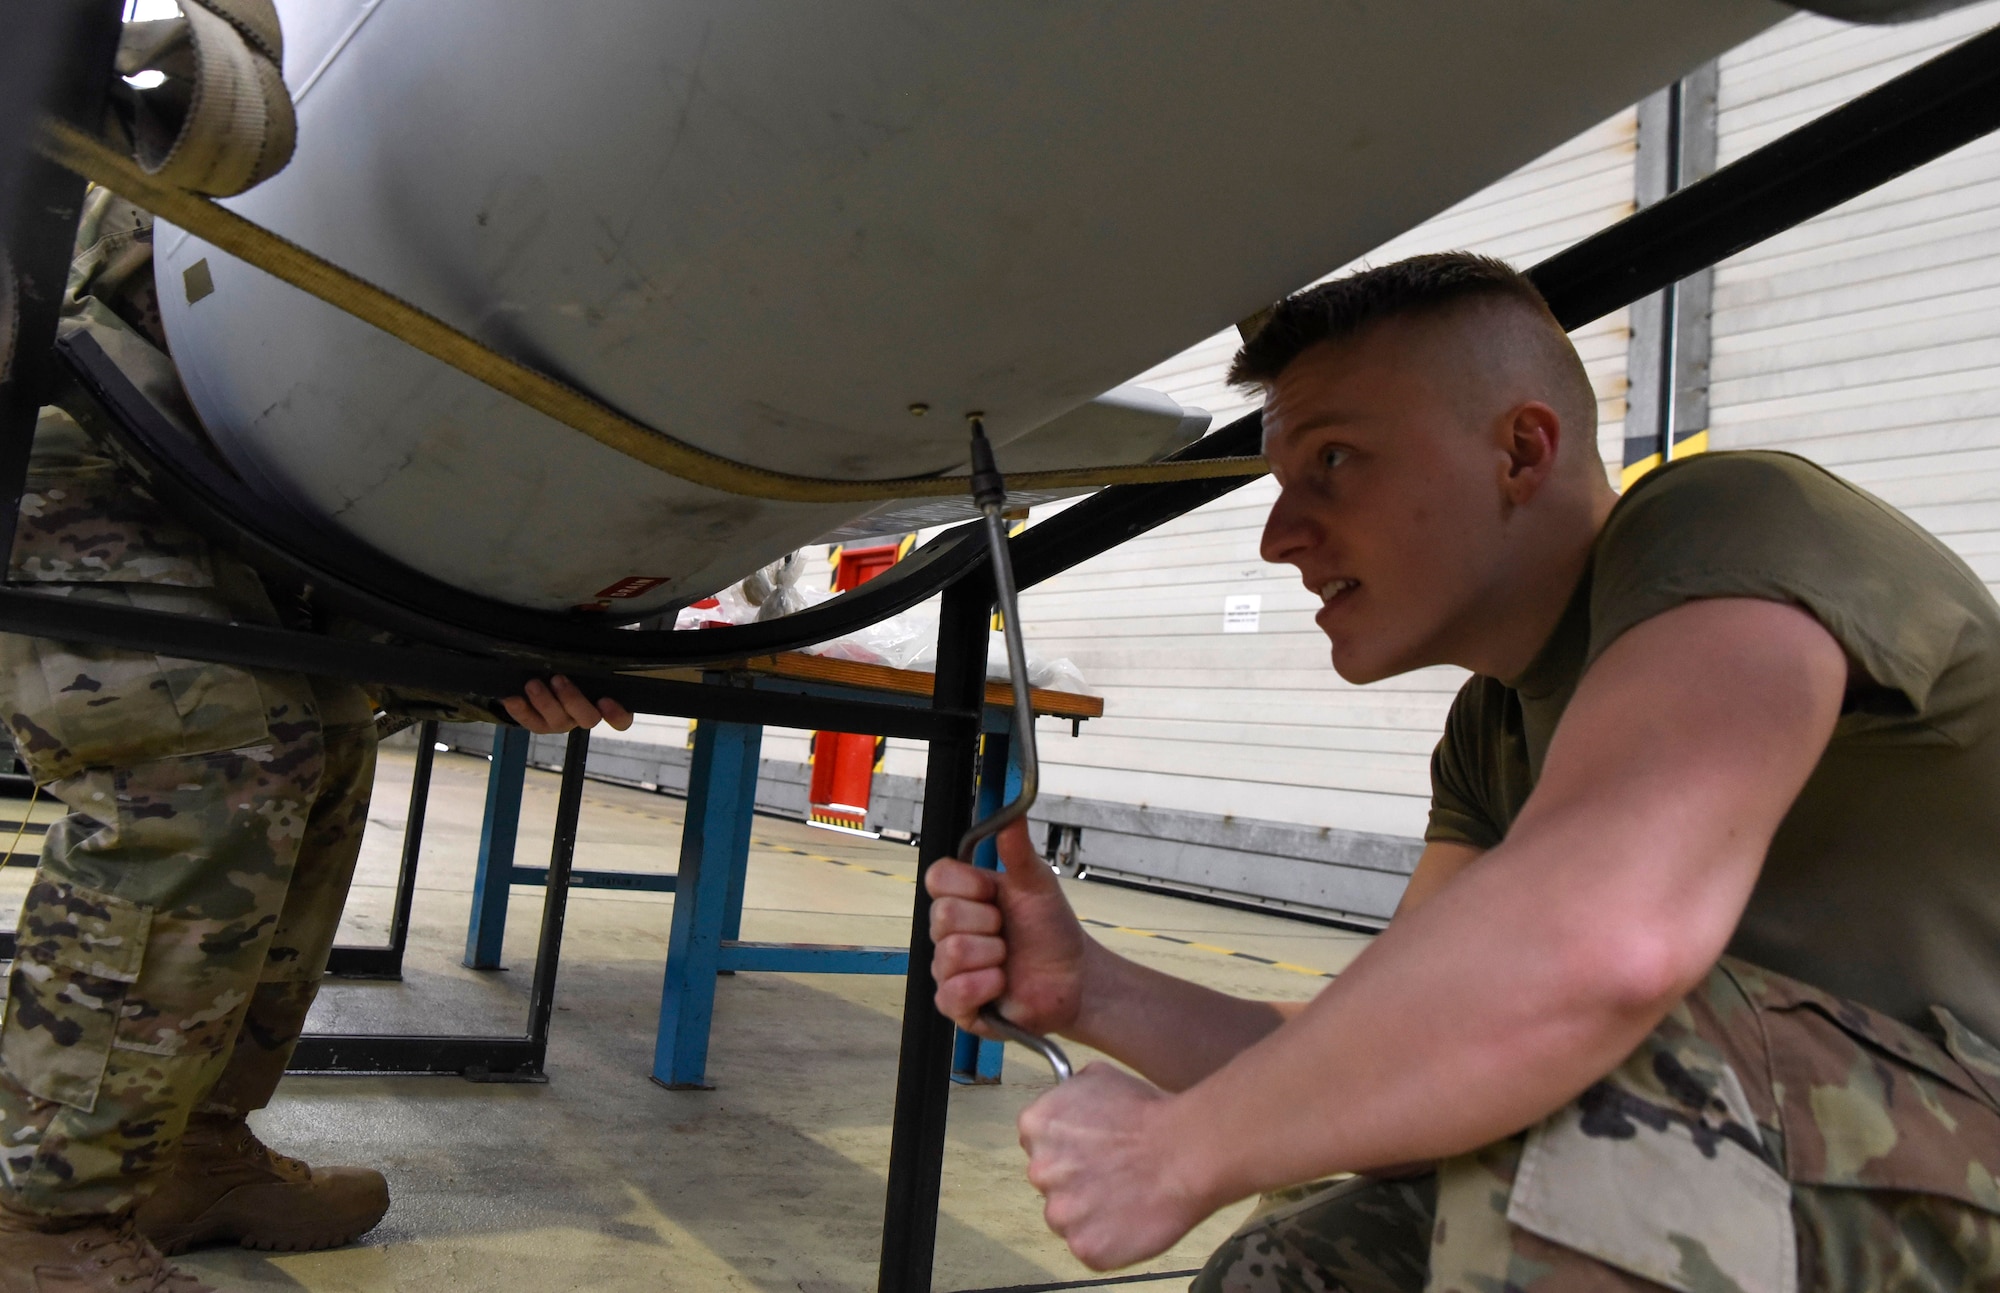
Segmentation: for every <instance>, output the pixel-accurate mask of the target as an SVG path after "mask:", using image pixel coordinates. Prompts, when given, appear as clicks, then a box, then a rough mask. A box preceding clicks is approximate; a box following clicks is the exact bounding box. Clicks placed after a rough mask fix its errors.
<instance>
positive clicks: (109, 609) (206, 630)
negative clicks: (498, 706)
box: [0, 588, 979, 741]
mask: <svg viewBox="0 0 2000 1293" xmlns="http://www.w3.org/2000/svg"><path fill="white" fill-rule="evenodd" d="M0 631H5V632H9V633H22V634H26V635H28V636H30V637H42V638H54V639H57V640H58V641H70V642H94V643H98V644H100V645H104V646H117V647H126V648H129V649H133V650H143V651H161V652H165V653H168V654H172V655H179V656H185V657H187V658H189V659H193V660H215V661H219V662H221V663H223V664H234V665H242V666H244V667H246V668H253V669H283V670H289V671H292V672H296V673H308V674H319V675H324V676H327V677H333V678H351V679H354V680H355V681H358V682H372V683H379V684H388V685H393V686H403V687H413V688H418V689H422V690H427V691H441V692H444V693H446V694H447V695H453V694H455V695H473V696H512V695H517V694H519V692H520V691H521V689H522V688H523V687H524V686H526V685H527V682H528V680H529V679H531V678H538V677H542V676H545V675H546V674H547V672H548V670H547V668H546V666H543V667H537V666H536V665H534V664H532V663H528V662H516V661H510V660H498V659H491V658H487V657H483V656H472V655H458V654H454V653H451V652H445V651H438V650H435V649H430V648H417V647H399V646H385V645H383V644H380V643H376V642H359V641H352V640H348V639H342V638H330V637H323V636H321V635H319V634H316V633H298V632H294V631H292V630H290V629H279V628H270V627H268V626H265V625H262V624H242V623H228V622H224V621H220V620H201V619H194V618H192V617H190V616H185V615H169V614H162V613H160V612H158V611H142V610H133V609H131V608H129V607H123V606H112V605H108V604H105V603H96V602H83V601H75V600H72V599H70V598H66V597H50V596H47V595H45V594H41V593H33V592H24V591H21V590H20V589H16V588H6V589H0ZM570 677H571V679H572V680H574V681H575V683H576V684H577V686H578V687H580V688H581V689H582V690H583V691H584V692H585V693H586V694H588V695H589V696H591V697H592V698H598V697H603V696H610V697H613V698H615V699H617V700H618V701H619V702H620V703H622V704H623V705H624V706H625V707H626V708H627V709H630V710H632V711H633V712H634V713H639V714H672V715H677V716H681V717H686V718H701V719H717V720H720V721H725V722H737V723H755V724H759V725H763V724H770V725H774V726H784V727H801V726H803V727H819V728H834V729H838V730H841V731H847V732H868V733H872V734H874V735H877V736H900V737H908V738H911V739H914V740H920V741H921V740H929V739H931V738H933V737H934V736H937V735H940V734H943V733H947V732H955V731H966V730H971V729H973V728H975V727H976V726H977V724H978V722H979V716H978V711H977V710H976V709H970V710H963V711H960V710H956V709H941V708H932V709H914V708H909V707H906V706H902V705H891V704H877V703H875V702H872V701H855V700H835V699H830V698H822V697H812V696H791V695H781V694H778V693H775V692H764V691H759V690H756V689H753V688H750V687H718V686H711V685H708V684H704V683H696V682H670V681H667V680H664V679H658V678H635V677H632V676H630V675H627V674H590V673H572V674H570Z"/></svg>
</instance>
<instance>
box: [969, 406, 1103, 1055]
mask: <svg viewBox="0 0 2000 1293" xmlns="http://www.w3.org/2000/svg"><path fill="white" fill-rule="evenodd" d="M966 421H968V422H970V423H971V424H972V501H973V502H974V503H975V504H977V505H978V507H979V511H980V515H981V516H982V517H984V518H985V521H986V549H987V552H988V554H989V556H990V557H991V559H992V565H993V600H994V601H995V602H997V603H998V604H999V607H1000V627H1001V631H1002V632H1003V633H1005V634H1006V639H1007V680H1008V682H1009V683H1011V684H1012V686H1013V691H1014V740H1015V741H1016V742H1018V743H1019V744H1018V745H1017V747H1016V749H1017V750H1018V752H1019V760H1018V762H1019V764H1020V768H1021V793H1020V794H1018V795H1016V796H1015V797H1014V800H1013V802H1012V803H1009V804H1005V805H1002V806H1001V808H1000V809H999V811H997V812H995V813H994V814H993V815H992V816H991V817H988V818H987V819H986V820H985V821H983V822H976V823H974V824H973V826H972V829H970V830H968V831H967V832H966V833H965V838H963V839H961V840H960V841H959V842H958V856H959V857H961V858H964V859H966V860H968V861H970V860H971V858H972V856H973V853H974V851H975V850H976V849H977V848H978V847H979V845H980V844H981V843H982V842H983V841H985V840H988V839H991V838H992V837H993V836H995V835H998V834H999V833H1000V832H1001V831H1003V830H1005V829H1006V828H1007V827H1009V826H1012V825H1013V824H1014V823H1015V822H1018V821H1020V820H1021V819H1022V818H1024V817H1026V816H1027V815H1028V809H1029V808H1031V807H1033V806H1034V803H1035V793H1036V791H1037V790H1038V789H1039V783H1040V781H1041V760H1040V759H1039V758H1038V757H1037V755H1036V753H1035V707H1034V702H1033V700H1032V699H1031V698H1030V696H1029V694H1028V650H1027V647H1026V646H1024V645H1023V643H1022V639H1021V605H1020V596H1019V593H1018V592H1017V590H1016V589H1015V587H1014V560H1013V556H1012V554H1011V553H1010V552H1009V551H1008V546H1007V517H1006V511H1007V482H1006V480H1005V479H1004V478H1002V477H1001V475H1000V468H999V466H998V464H996V463H995V462H994V461H993V446H992V445H991V444H990V443H989V442H988V441H987V439H986V422H985V418H984V415H982V414H979V413H969V414H967V415H966ZM979 1018H980V1019H981V1020H982V1021H983V1022H984V1023H985V1024H986V1026H987V1027H988V1028H990V1029H992V1030H993V1031H994V1032H996V1033H998V1034H999V1035H1000V1036H1002V1037H1004V1038H1006V1039H1007V1040H1008V1041H1010V1042H1014V1043H1015V1044H1017V1045H1020V1046H1025V1047H1027V1048H1028V1049H1029V1050H1031V1051H1033V1052H1035V1054H1037V1055H1039V1056H1041V1057H1042V1058H1043V1059H1044V1060H1046V1061H1048V1065H1049V1067H1050V1068H1051V1069H1054V1070H1055V1075H1056V1081H1058V1082H1067V1081H1069V1078H1070V1075H1071V1073H1073V1072H1074V1071H1075V1070H1073V1069H1072V1068H1071V1067H1070V1062H1069V1056H1067V1055H1065V1054H1063V1049H1062V1047H1060V1046H1058V1045H1056V1044H1055V1043H1054V1042H1053V1041H1050V1040H1049V1039H1048V1038H1046V1037H1044V1036H1042V1035H1041V1034H1040V1033H1032V1032H1029V1031H1028V1030H1027V1029H1025V1028H1023V1027H1021V1026H1020V1025H1019V1024H1017V1023H1015V1022H1014V1021H1013V1020H1011V1019H1009V1018H1007V1016H1005V1015H1003V1014H1001V1013H1000V1007H999V1004H998V1003H997V1002H990V1001H989V1002H987V1003H986V1004H985V1005H983V1006H981V1007H980V1008H979Z"/></svg>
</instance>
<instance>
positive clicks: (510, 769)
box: [465, 726, 528, 970]
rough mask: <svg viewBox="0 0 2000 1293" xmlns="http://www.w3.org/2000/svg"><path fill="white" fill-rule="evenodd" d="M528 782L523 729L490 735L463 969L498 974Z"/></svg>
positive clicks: (505, 729) (499, 728)
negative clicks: (490, 757) (489, 760)
mask: <svg viewBox="0 0 2000 1293" xmlns="http://www.w3.org/2000/svg"><path fill="white" fill-rule="evenodd" d="M527 779H528V729H527V728H525V727H509V726H497V727H495V728H494V729H493V763H492V765H491V766H490V767H488V768H487V770H486V818H485V821H484V822H482V823H481V825H480V827H479V867H478V869H477V870H476V871H474V872H473V876H472V918H471V920H470V921H469V922H468V923H467V925H466V929H465V967H466V968H467V969H468V970H497V969H499V968H500V944H501V943H502V942H503V941H504V940H505V939H506V937H507V896H508V893H507V888H508V886H509V885H510V884H512V883H513V879H514V845H515V843H516V841H517V840H518V839H519V837H520V834H521V791H522V789H523V788H524V787H525V786H526V784H527Z"/></svg>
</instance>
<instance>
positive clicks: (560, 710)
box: [500, 674, 632, 736]
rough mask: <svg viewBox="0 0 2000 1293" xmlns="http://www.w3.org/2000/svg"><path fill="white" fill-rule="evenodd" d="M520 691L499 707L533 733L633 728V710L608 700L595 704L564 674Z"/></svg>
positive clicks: (503, 701)
mask: <svg viewBox="0 0 2000 1293" xmlns="http://www.w3.org/2000/svg"><path fill="white" fill-rule="evenodd" d="M521 690H522V692H523V694H522V695H519V696H509V697H507V698H506V699H505V700H502V701H501V702H500V704H501V706H502V707H504V708H505V709H506V711H507V713H508V715H509V716H510V717H512V718H513V720H514V721H515V722H516V723H519V724H520V725H521V726H522V727H525V728H527V729H528V730H529V731H530V732H539V733H541V734H542V735H544V736H550V735H553V734H555V733H558V732H567V731H569V730H570V729H572V728H577V727H596V726H597V725H598V724H599V723H609V724H611V727H612V730H613V731H618V732H622V731H624V730H625V729H626V728H628V727H630V726H632V711H631V710H629V709H627V708H625V707H624V706H623V705H621V704H619V703H618V702H617V701H615V700H613V699H611V697H609V696H606V697H605V698H604V699H602V700H599V701H594V702H593V701H592V700H591V699H590V698H589V697H588V696H586V695H584V694H583V693H582V692H581V691H579V690H577V686H576V684H575V683H573V682H571V681H570V680H569V679H567V678H565V677H563V676H562V675H561V674H556V675H555V676H554V677H552V678H550V679H549V680H548V681H547V682H546V683H545V682H543V681H542V680H541V679H539V678H534V679H530V680H529V682H528V685H527V686H526V687H524V688H522V689H521Z"/></svg>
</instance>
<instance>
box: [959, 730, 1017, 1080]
mask: <svg viewBox="0 0 2000 1293" xmlns="http://www.w3.org/2000/svg"><path fill="white" fill-rule="evenodd" d="M1015 748H1016V747H1015V745H1014V742H1013V741H1012V740H1010V739H1008V734H1007V733H1006V732H988V733H987V734H986V736H985V739H984V740H982V741H981V742H980V744H979V800H978V806H977V807H976V808H975V809H974V811H973V820H974V821H985V820H986V819H987V818H988V817H991V816H992V815H993V814H994V813H997V812H999V811H1000V806H1001V805H1002V804H1005V803H1007V802H1008V801H1010V800H1012V799H1013V798H1014V796H1016V795H1018V794H1020V793H1021V769H1020V767H1019V765H1017V764H1016V763H1015V761H1014V757H1013V756H1014V749H1015ZM972 865H974V866H976V867H978V868H979V869H980V870H982V871H997V870H999V869H1000V847H999V844H998V843H997V842H996V841H994V840H982V841H981V842H980V845H979V851H978V852H977V853H975V854H974V855H973V858H972ZM1006 1056H1007V1043H1005V1042H1002V1041H997V1040H995V1039H993V1038H991V1037H981V1036H979V1034H977V1033H968V1032H966V1031H965V1030H964V1029H963V1028H960V1029H958V1030H957V1032H956V1034H955V1035H954V1036H953V1038H952V1043H951V1080H952V1081H954V1082H956V1083H958V1084H959V1085H960V1086H996V1085H998V1084H999V1082H1000V1070H1001V1066H1002V1064H1003V1062H1004V1061H1005V1059H1006Z"/></svg>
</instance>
